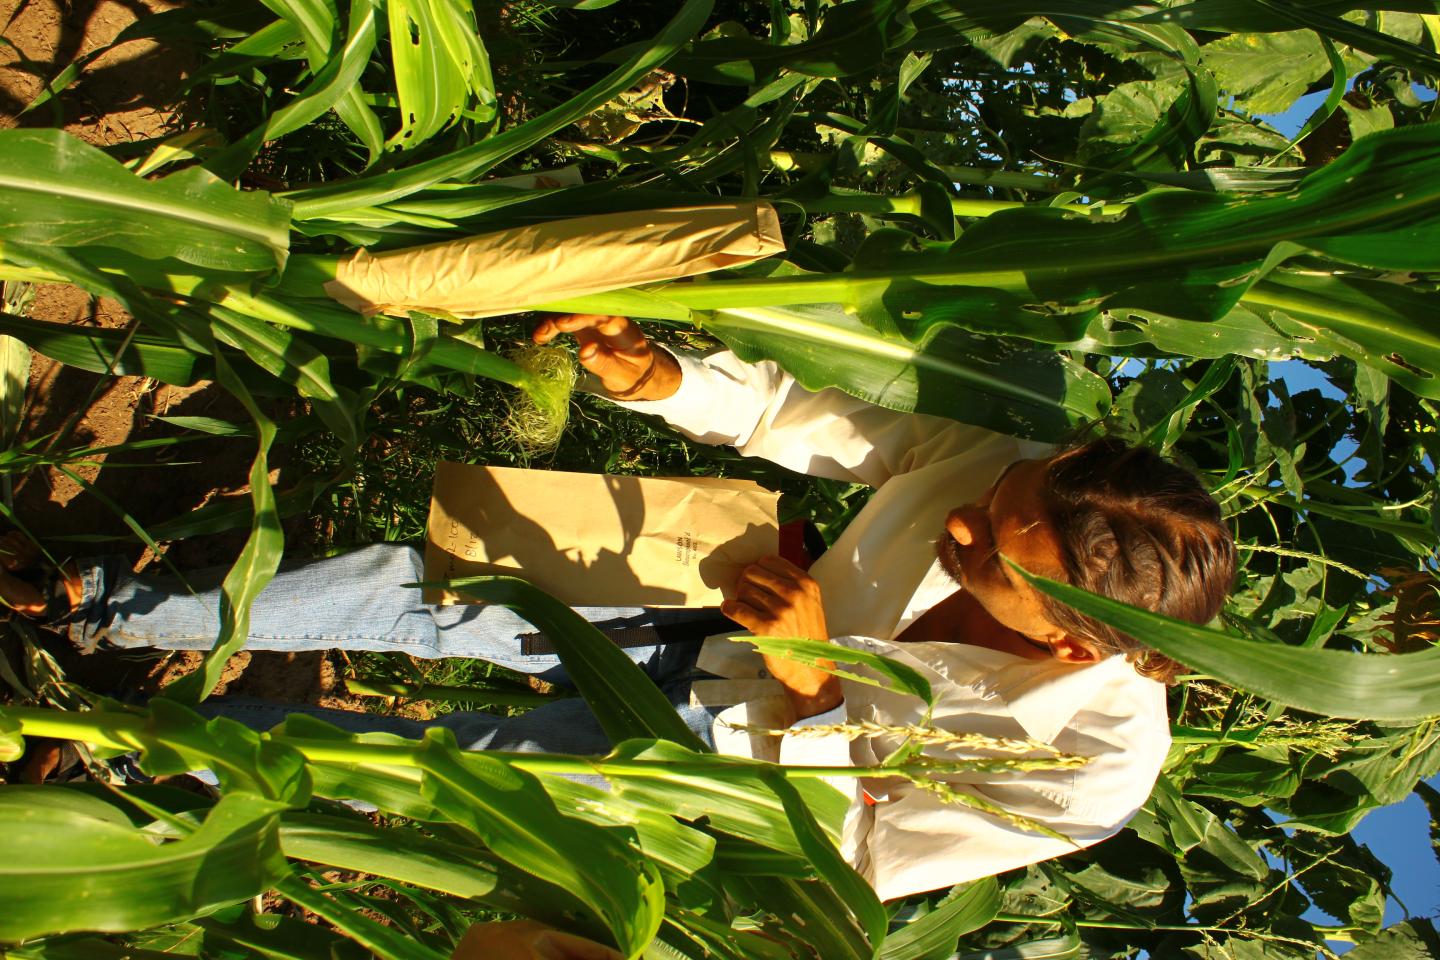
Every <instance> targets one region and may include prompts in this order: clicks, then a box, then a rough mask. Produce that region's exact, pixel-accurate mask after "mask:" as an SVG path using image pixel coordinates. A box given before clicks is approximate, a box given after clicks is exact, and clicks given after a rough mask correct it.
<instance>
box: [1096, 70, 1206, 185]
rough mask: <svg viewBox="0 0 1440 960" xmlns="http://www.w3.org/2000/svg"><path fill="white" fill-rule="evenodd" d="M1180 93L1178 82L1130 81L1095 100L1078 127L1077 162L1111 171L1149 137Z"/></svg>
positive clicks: (1181, 89)
mask: <svg viewBox="0 0 1440 960" xmlns="http://www.w3.org/2000/svg"><path fill="white" fill-rule="evenodd" d="M1184 90H1185V85H1184V83H1183V82H1181V81H1179V80H1132V81H1131V82H1129V83H1122V84H1120V85H1119V86H1118V87H1116V88H1115V89H1114V90H1112V91H1110V92H1109V93H1107V94H1106V95H1105V96H1103V97H1101V98H1099V99H1097V100H1096V101H1095V103H1094V109H1093V110H1092V111H1091V112H1090V114H1089V115H1088V116H1087V117H1086V118H1085V122H1084V123H1083V124H1082V125H1081V127H1080V145H1079V149H1078V151H1077V154H1076V156H1077V159H1078V160H1079V161H1080V162H1081V163H1086V164H1089V165H1091V166H1094V167H1098V168H1101V169H1107V170H1108V169H1114V168H1115V167H1116V166H1117V165H1118V164H1117V160H1118V159H1119V157H1120V156H1121V155H1123V154H1125V153H1128V152H1129V151H1130V150H1131V149H1132V148H1133V147H1134V145H1135V144H1136V143H1138V142H1140V141H1141V140H1143V139H1144V138H1145V137H1146V136H1147V135H1149V133H1150V131H1151V130H1153V129H1154V128H1155V126H1156V124H1158V123H1160V122H1161V120H1162V119H1163V118H1164V117H1165V115H1166V114H1167V113H1169V112H1170V111H1171V110H1172V109H1173V108H1174V106H1175V104H1176V101H1178V100H1179V99H1180V96H1181V94H1182V92H1183V91H1184ZM1087 102H1088V101H1087Z"/></svg>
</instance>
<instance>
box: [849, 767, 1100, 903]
mask: <svg viewBox="0 0 1440 960" xmlns="http://www.w3.org/2000/svg"><path fill="white" fill-rule="evenodd" d="M951 789H952V790H954V791H955V792H957V793H962V794H966V795H969V796H972V797H975V798H977V799H979V800H981V801H984V802H986V803H989V804H992V805H995V806H999V807H1003V808H1005V809H1007V810H1009V811H1010V812H1012V813H1017V814H1020V815H1022V816H1030V817H1031V818H1032V819H1036V820H1039V821H1040V822H1042V823H1044V825H1045V826H1047V827H1049V828H1050V829H1052V830H1054V831H1056V832H1057V833H1059V834H1062V835H1063V836H1064V837H1066V838H1067V839H1065V840H1061V839H1057V838H1055V837H1051V836H1047V835H1045V834H1042V833H1037V832H1035V831H1031V830H1026V829H1024V828H1022V827H1020V826H1016V825H1014V824H1012V823H1010V822H1008V821H1006V820H1003V819H1001V818H1000V817H997V816H994V815H992V814H989V813H986V812H984V811H982V810H977V809H973V808H971V807H967V806H965V805H964V804H963V803H960V802H956V801H954V800H950V801H946V800H943V799H941V798H940V797H939V796H937V795H935V794H933V793H929V792H922V791H920V790H918V789H915V788H913V787H910V786H909V785H908V784H907V785H905V786H904V787H900V788H898V789H895V790H892V791H891V793H890V795H889V798H888V799H887V800H886V801H885V802H882V803H879V804H876V805H875V806H874V807H872V808H871V810H870V812H871V814H872V816H871V818H870V820H869V824H868V827H869V829H868V831H865V833H864V835H863V836H859V837H856V838H854V840H852V841H851V842H852V843H853V844H854V848H855V849H853V850H852V851H849V853H850V859H851V862H852V863H854V864H855V866H856V869H858V870H859V871H860V873H861V875H862V876H864V877H865V879H866V880H868V881H869V882H870V884H871V886H873V887H874V888H875V892H876V894H877V895H879V897H880V899H881V900H893V899H894V898H896V897H905V896H910V895H911V894H915V893H922V892H924V891H927V890H933V889H938V888H941V887H949V886H952V885H954V884H956V883H964V882H966V881H969V880H977V879H979V878H981V877H988V876H992V875H994V874H997V873H1001V872H1003V871H1005V870H1013V869H1015V868H1016V867H1023V866H1025V865H1027V864H1031V863H1038V862H1040V861H1042V860H1048V859H1050V858H1051V857H1058V856H1063V855H1064V854H1067V853H1074V852H1075V851H1076V850H1079V849H1081V848H1083V847H1088V846H1091V845H1092V844H1096V843H1099V842H1100V841H1101V840H1104V839H1105V838H1107V837H1110V836H1113V835H1114V834H1115V833H1117V832H1119V830H1120V827H1121V825H1122V824H1121V823H1114V824H1095V823H1085V822H1081V821H1077V820H1072V819H1071V818H1069V817H1067V816H1066V815H1065V814H1063V813H1061V812H1059V811H1055V810H1051V811H1046V810H1044V809H1043V803H1036V802H1033V799H1032V802H1027V801H1026V799H1025V798H1022V797H1020V796H1017V795H1016V794H1017V793H1019V792H1020V791H1014V790H1010V791H1001V792H1004V793H1008V794H1009V795H1008V796H998V795H993V794H992V792H991V790H990V789H989V788H987V787H986V786H984V785H978V784H966V785H963V786H962V785H953V786H951ZM1047 813H1048V815H1047ZM847 839H849V838H847ZM1072 841H1073V842H1072ZM849 845H850V844H847V846H849Z"/></svg>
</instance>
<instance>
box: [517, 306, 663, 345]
mask: <svg viewBox="0 0 1440 960" xmlns="http://www.w3.org/2000/svg"><path fill="white" fill-rule="evenodd" d="M582 331H584V332H588V333H591V334H592V335H595V336H599V337H602V338H604V340H605V341H606V342H607V343H609V344H610V345H611V346H613V347H615V348H616V349H619V350H633V349H635V348H636V347H638V346H640V345H643V344H644V343H645V334H644V333H643V332H641V330H640V327H639V326H637V325H636V324H635V323H634V321H632V320H631V319H630V318H629V317H620V316H615V315H613V314H602V313H561V314H556V315H555V316H552V317H546V318H545V319H544V320H541V321H540V322H539V323H538V324H536V326H535V330H534V332H532V333H531V335H530V336H531V339H532V340H534V341H535V342H536V343H539V344H546V343H549V342H550V341H551V340H554V339H555V338H556V337H557V336H559V335H560V334H562V333H574V334H580V333H581V332H582Z"/></svg>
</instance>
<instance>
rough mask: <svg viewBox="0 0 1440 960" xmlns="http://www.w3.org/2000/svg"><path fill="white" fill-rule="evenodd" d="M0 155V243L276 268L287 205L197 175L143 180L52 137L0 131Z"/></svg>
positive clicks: (281, 261) (253, 269) (285, 237)
mask: <svg viewBox="0 0 1440 960" xmlns="http://www.w3.org/2000/svg"><path fill="white" fill-rule="evenodd" d="M0 154H4V156H5V166H4V168H3V169H0V232H3V234H4V236H5V239H6V241H19V242H24V243H33V244H44V245H54V246H65V247H77V246H85V245H91V244H95V245H101V246H109V247H121V248H124V249H125V250H128V251H129V252H131V253H134V254H137V255H139V256H142V257H145V258H148V259H155V260H158V259H162V258H167V257H169V258H174V259H176V260H180V261H182V262H184V263H189V264H194V265H196V266H201V267H207V268H211V269H215V270H229V271H243V272H247V273H266V272H269V271H272V270H278V269H280V268H283V267H284V266H285V257H286V255H287V253H288V251H289V244H290V238H289V233H288V227H289V225H290V211H289V205H288V204H286V203H284V202H283V201H280V200H275V199H273V198H271V197H270V196H268V195H267V194H264V193H260V192H256V191H251V192H245V193H242V192H240V191H237V190H235V189H234V188H233V187H231V186H230V185H229V184H226V183H223V182H221V181H220V180H217V179H216V178H215V177H213V176H211V175H210V174H209V173H207V172H205V171H204V170H200V169H198V168H192V169H189V170H182V171H180V172H179V173H175V174H171V175H170V176H168V177H163V178H161V179H158V180H145V179H142V178H140V177H137V176H135V175H134V174H133V173H131V172H130V171H129V170H126V169H125V168H124V167H123V166H121V165H120V164H119V163H118V162H117V161H115V160H112V159H110V158H109V157H108V156H106V155H105V154H104V153H102V152H101V151H99V150H97V149H96V148H95V147H92V146H90V145H89V144H86V143H83V142H81V141H79V140H76V139H75V138H74V137H72V136H70V135H69V134H67V133H63V132H62V131H59V130H0ZM0 251H3V247H0Z"/></svg>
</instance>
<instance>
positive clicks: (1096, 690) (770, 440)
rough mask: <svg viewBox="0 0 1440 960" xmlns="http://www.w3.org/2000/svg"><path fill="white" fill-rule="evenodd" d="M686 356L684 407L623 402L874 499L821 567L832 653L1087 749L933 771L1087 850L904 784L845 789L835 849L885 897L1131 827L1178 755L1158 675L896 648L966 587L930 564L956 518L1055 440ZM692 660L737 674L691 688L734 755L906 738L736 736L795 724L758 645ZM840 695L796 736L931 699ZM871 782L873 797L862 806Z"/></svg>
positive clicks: (969, 712)
mask: <svg viewBox="0 0 1440 960" xmlns="http://www.w3.org/2000/svg"><path fill="white" fill-rule="evenodd" d="M676 359H677V360H678V362H679V363H680V367H681V370H682V372H683V379H682V381H681V385H680V388H679V390H678V391H677V392H676V393H675V395H674V396H672V397H669V398H667V399H665V400H655V401H637V402H630V403H627V404H624V406H627V407H629V408H630V409H633V410H636V411H639V412H643V413H652V414H656V415H658V416H661V417H663V418H664V419H665V420H666V421H667V422H668V423H670V424H671V425H672V426H673V427H675V428H676V429H678V430H680V431H681V432H682V433H685V434H686V435H688V436H690V437H692V438H693V439H695V440H697V441H700V442H702V443H712V444H730V445H733V446H734V447H735V448H736V449H737V450H739V451H740V453H742V454H744V455H746V456H756V457H764V458H765V459H767V460H771V461H773V462H775V463H778V464H780V465H782V466H785V467H788V468H790V469H792V470H797V471H799V472H801V473H806V474H809V475H811V476H819V477H829V478H832V479H837V480H848V481H856V482H861V483H865V484H869V485H871V486H873V487H875V488H876V490H875V492H874V494H873V495H872V496H871V498H870V500H869V502H868V503H867V504H866V506H865V507H864V509H863V510H861V511H860V513H859V514H858V515H857V516H856V517H855V518H854V519H853V520H852V521H851V523H850V525H849V526H848V527H847V528H846V530H845V532H844V533H843V534H841V536H840V537H839V539H837V540H836V542H835V544H834V545H833V546H832V547H831V548H830V549H829V550H828V551H826V553H825V554H824V555H823V556H822V557H820V559H818V560H817V561H816V562H815V564H814V565H813V566H812V567H811V569H810V575H811V576H813V577H814V578H815V580H816V581H817V582H818V583H819V584H820V589H821V595H822V597H823V599H824V606H825V620H826V623H827V624H828V626H829V627H830V630H831V633H832V634H834V636H833V637H832V638H831V639H832V641H833V642H834V643H837V644H841V645H844V646H848V647H853V648H857V649H862V650H869V651H871V652H874V653H879V654H883V655H884V656H887V657H890V658H893V659H895V660H898V661H900V662H902V663H905V664H907V665H908V666H911V667H913V668H914V669H916V670H918V671H919V672H920V673H921V674H922V675H923V676H925V678H926V679H927V680H929V681H930V684H931V686H932V690H933V692H934V694H935V697H936V705H935V709H934V712H933V714H932V717H931V725H933V726H937V727H941V728H943V729H946V730H953V731H957V732H971V733H981V734H987V735H989V736H993V737H1006V738H1011V739H1027V738H1029V739H1033V740H1038V741H1042V742H1044V743H1047V744H1051V745H1053V746H1054V747H1055V748H1058V749H1059V750H1062V751H1064V752H1066V753H1074V754H1079V755H1082V756H1085V757H1089V758H1090V760H1089V762H1088V763H1087V764H1086V765H1084V766H1083V767H1078V768H1070V769H1060V770H1040V771H1026V772H1012V771H1005V772H1000V773H977V774H964V775H946V776H944V777H943V778H939V779H943V780H944V781H945V782H946V783H947V784H948V785H950V786H951V787H952V788H953V789H957V790H960V791H964V792H967V793H969V794H971V795H973V796H975V797H977V798H979V799H981V800H985V801H988V802H990V803H993V804H996V805H998V806H1000V807H1003V808H1004V809H1006V810H1008V811H1010V812H1012V813H1014V814H1018V815H1020V816H1023V817H1026V818H1029V819H1032V820H1035V821H1038V822H1040V823H1042V824H1044V825H1045V826H1048V827H1050V828H1051V829H1053V830H1056V831H1058V832H1059V833H1061V834H1063V835H1064V836H1066V837H1068V838H1069V839H1070V840H1073V841H1074V843H1073V844H1072V843H1067V842H1064V841H1061V840H1057V839H1055V838H1052V837H1047V836H1045V835H1043V834H1039V833H1035V832H1032V831H1026V830H1021V829H1019V828H1017V827H1014V826H1012V825H1010V824H1009V823H1008V822H1006V821H1004V820H1002V819H1000V818H998V817H995V816H992V815H990V814H988V813H984V812H981V811H978V810H975V809H972V808H970V807H966V806H963V805H959V804H956V803H951V802H945V801H943V800H942V799H940V798H939V797H937V796H935V795H934V794H932V793H927V792H923V791H921V790H919V789H917V788H916V787H914V786H913V785H912V784H910V783H909V782H907V781H904V780H901V779H898V778H887V779H884V780H867V781H864V782H861V780H860V779H859V778H855V777H847V778H836V779H834V780H833V781H832V783H834V785H835V786H836V787H837V788H838V789H841V790H842V791H843V792H845V793H846V794H847V795H848V796H849V797H850V800H851V802H850V807H849V811H848V813H847V814H846V818H845V823H844V826H843V835H842V841H841V850H842V852H843V853H844V854H845V856H846V858H847V859H848V860H849V861H850V863H851V864H852V865H853V866H854V867H855V868H856V869H857V870H858V871H859V872H860V873H861V875H862V876H864V877H865V878H866V879H867V880H868V881H869V882H870V883H871V885H872V886H874V887H875V890H876V892H877V893H878V894H879V896H880V898H881V899H883V900H889V899H892V898H894V897H902V896H907V895H909V894H912V893H919V892H922V891H926V890H934V889H937V888H941V887H949V886H951V885H953V884H956V883H960V882H963V881H966V880H973V879H975V878H977V877H984V876H989V875H991V874H994V873H999V872H1000V871H1002V870H1008V869H1011V868H1013V867H1020V866H1024V865H1025V864H1028V863H1034V862H1036V861H1039V860H1045V859H1048V858H1050V857H1054V856H1058V855H1060V854H1064V853H1068V852H1072V851H1073V850H1075V849H1076V847H1084V846H1089V845H1091V844H1093V843H1097V842H1099V841H1100V840H1103V839H1105V838H1106V837H1109V836H1112V835H1113V834H1115V833H1116V832H1117V831H1119V829H1120V828H1121V827H1122V826H1123V825H1124V824H1125V822H1126V821H1127V820H1129V819H1130V817H1131V816H1132V815H1134V813H1135V811H1136V810H1137V809H1138V808H1139V807H1140V805H1141V804H1143V803H1144V802H1145V800H1146V798H1147V797H1148V796H1149V794H1150V790H1151V787H1152V786H1153V785H1154V783H1155V778H1156V776H1157V775H1158V774H1159V771H1160V767H1161V764H1162V763H1163V761H1164V759H1165V754H1166V752H1167V751H1168V749H1169V745H1170V735H1169V723H1168V719H1167V716H1166V711H1165V688H1164V686H1163V685H1162V684H1160V683H1158V682H1156V681H1153V680H1149V679H1146V678H1144V677H1142V676H1140V675H1139V674H1138V673H1136V672H1135V670H1134V668H1133V667H1131V666H1130V664H1128V663H1126V662H1125V661H1124V660H1123V659H1122V658H1118V657H1112V658H1110V659H1107V660H1104V661H1101V662H1099V663H1096V664H1088V665H1074V664H1066V663H1062V662H1060V661H1058V660H1049V659H1047V660H1031V659H1026V658H1022V657H1017V656H1014V655H1013V654H1009V653H1004V652H1001V651H997V650H991V649H989V648H986V647H979V646H973V645H971V644H967V643H964V642H963V641H962V642H955V643H918V642H917V643H893V642H892V641H893V640H894V639H895V637H897V636H898V635H899V634H900V633H901V632H902V631H903V630H904V629H905V628H906V627H908V626H909V625H910V624H911V623H913V622H914V621H915V620H917V619H919V617H920V616H921V615H922V614H924V613H925V612H926V611H927V610H929V609H930V608H931V607H933V606H934V605H935V604H937V603H939V602H940V601H941V600H943V599H945V598H946V597H947V596H949V595H950V594H952V593H953V592H954V591H955V589H956V586H955V584H954V582H953V581H951V580H950V578H949V577H948V576H947V575H946V573H945V572H944V570H943V569H941V567H940V565H939V563H938V561H937V560H936V554H935V541H936V538H937V537H938V536H939V535H940V533H941V532H942V531H943V529H944V521H945V515H946V514H947V513H948V512H949V511H950V510H951V509H953V508H954V507H956V506H958V505H960V504H964V503H969V502H971V501H973V500H975V499H976V498H978V497H979V496H980V495H981V494H982V493H983V492H984V491H985V489H986V488H987V487H989V485H990V484H991V483H992V482H993V481H994V479H995V478H996V476H998V475H999V473H1000V471H1001V470H1002V469H1003V468H1004V467H1006V466H1007V465H1008V464H1010V463H1011V462H1013V461H1015V460H1017V459H1022V458H1027V457H1036V456H1044V455H1046V454H1047V453H1048V452H1049V450H1050V448H1049V447H1046V446H1043V445H1040V444H1034V443H1029V442H1027V441H1022V440H1017V439H1015V438H1013V437H1007V436H1004V435H1002V434H997V433H994V432H991V431H988V430H984V429H982V428H980V427H973V426H967V425H964V424H960V423H957V422H955V421H951V420H947V419H944V418H939V417H931V416H926V415H923V414H904V413H897V412H895V411H892V410H886V409H883V408H880V407H876V406H873V405H871V404H867V403H865V402H864V401H861V400H857V399H855V398H853V397H850V396H848V395H846V394H843V393H841V392H840V391H838V390H833V389H826V390H822V391H820V392H818V393H817V392H811V391H809V390H806V389H804V388H803V387H801V386H800V385H799V384H798V383H796V382H795V380H794V378H793V377H791V376H790V375H789V374H787V373H785V372H783V371H781V370H780V369H779V368H778V367H777V366H776V365H775V364H773V363H770V362H765V363H758V364H746V363H744V362H742V361H740V360H739V359H738V358H737V357H736V356H735V355H734V354H731V353H719V354H716V355H714V356H711V357H707V358H705V359H703V360H702V359H697V358H694V357H689V356H684V355H678V356H677V357H676ZM957 641H960V638H957ZM698 666H699V667H700V669H702V670H706V671H708V672H710V673H712V674H715V675H716V676H718V677H722V678H725V679H720V680H709V681H700V682H697V683H696V684H695V685H694V693H693V696H694V697H695V698H696V700H697V701H698V702H702V703H708V704H734V706H731V707H729V708H728V709H726V710H724V711H723V712H722V713H720V715H719V716H718V717H717V720H716V725H715V742H716V746H717V747H718V748H719V749H720V750H721V752H724V753H729V754H736V755H740V756H749V757H755V758H758V759H766V760H778V761H780V762H783V763H788V764H795V765H799V764H804V765H828V766H842V765H852V764H853V765H857V766H874V765H877V764H878V763H879V762H880V760H881V759H882V758H883V757H884V756H886V755H887V754H888V753H889V752H890V751H891V750H893V749H894V747H896V746H898V744H899V740H898V739H897V740H894V741H888V740H886V739H885V738H880V739H878V740H877V739H859V740H855V741H854V742H853V743H852V742H849V741H847V740H845V739H844V738H843V737H840V736H838V735H831V736H826V737H820V738H801V737H798V736H785V737H783V738H782V737H773V736H765V735H760V734H749V733H744V732H739V731H736V730H734V729H733V728H732V726H731V725H732V724H742V725H749V726H759V727H768V728H775V727H777V726H782V725H783V724H784V720H783V719H781V718H782V717H784V716H785V713H784V710H785V701H784V697H783V694H782V693H781V691H780V687H779V684H778V683H777V682H776V681H774V680H771V679H768V678H767V677H766V675H765V673H764V670H763V666H762V664H761V661H760V658H759V656H758V655H756V654H755V653H754V651H753V650H752V649H751V648H749V647H748V645H745V644H740V643H734V642H731V641H726V640H711V641H707V643H706V645H705V647H704V649H703V651H702V653H701V656H700V661H699V664H698ZM846 669H855V670H857V671H862V672H863V668H859V667H852V666H849V665H847V667H846ZM842 685H843V687H844V693H845V702H844V703H843V704H842V705H841V707H839V708H837V709H836V710H834V711H831V712H830V713H828V714H824V715H821V716H818V717H811V718H808V719H806V720H803V721H801V722H800V723H799V724H796V726H797V727H799V726H807V725H814V724H826V723H839V722H843V721H844V720H845V719H847V718H848V719H850V720H856V721H858V720H873V721H877V722H880V723H885V724H889V725H903V724H909V723H918V722H920V720H921V718H922V715H923V712H924V704H923V703H922V702H921V701H920V700H919V699H917V698H914V697H910V696H906V695H902V694H898V693H895V692H892V691H889V690H886V689H881V688H878V687H873V686H869V685H866V684H860V683H854V682H850V681H842ZM925 752H926V753H927V754H929V755H931V756H935V757H937V758H941V759H959V758H961V757H964V756H984V755H987V754H985V753H984V752H983V751H976V750H973V749H972V750H969V751H964V752H962V751H956V750H948V751H947V750H946V749H944V748H942V747H940V746H929V747H926V749H925ZM1033 755H1035V756H1039V755H1040V754H1038V753H1037V754H1033ZM867 791H868V793H869V794H870V797H871V798H873V799H874V800H875V801H876V802H874V803H873V804H872V803H867V802H866V797H865V793H866V792H867ZM831 826H833V825H831Z"/></svg>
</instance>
